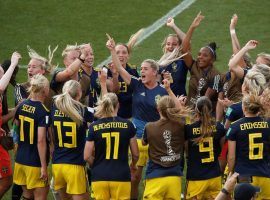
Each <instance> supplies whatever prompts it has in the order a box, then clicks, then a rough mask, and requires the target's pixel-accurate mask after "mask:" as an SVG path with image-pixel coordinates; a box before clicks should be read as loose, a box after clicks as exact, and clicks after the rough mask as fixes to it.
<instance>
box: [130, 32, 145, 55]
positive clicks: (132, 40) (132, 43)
mask: <svg viewBox="0 0 270 200" xmlns="http://www.w3.org/2000/svg"><path fill="white" fill-rule="evenodd" d="M143 32H144V29H140V30H138V31H137V32H136V33H135V34H133V35H131V36H130V38H129V40H128V43H127V45H126V46H127V49H128V53H129V54H130V53H131V52H132V50H133V48H134V47H135V45H136V43H137V41H138V38H139V37H140V36H141V35H142V33H143Z"/></svg>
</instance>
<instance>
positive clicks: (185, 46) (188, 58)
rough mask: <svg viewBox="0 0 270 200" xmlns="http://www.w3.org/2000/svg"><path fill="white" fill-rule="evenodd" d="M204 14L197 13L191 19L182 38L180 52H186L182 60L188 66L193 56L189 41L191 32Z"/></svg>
mask: <svg viewBox="0 0 270 200" xmlns="http://www.w3.org/2000/svg"><path fill="white" fill-rule="evenodd" d="M203 18H204V16H203V15H201V12H199V13H198V15H197V16H196V17H195V19H194V20H193V22H192V24H191V25H190V27H189V29H188V32H187V33H186V37H185V38H184V40H183V43H182V53H183V54H184V53H188V54H187V55H186V56H184V61H185V63H186V65H187V66H188V67H191V65H192V63H193V58H192V55H191V53H190V48H191V47H190V42H191V38H192V34H193V32H194V30H195V29H196V28H197V27H198V26H199V25H200V23H201V21H202V20H203Z"/></svg>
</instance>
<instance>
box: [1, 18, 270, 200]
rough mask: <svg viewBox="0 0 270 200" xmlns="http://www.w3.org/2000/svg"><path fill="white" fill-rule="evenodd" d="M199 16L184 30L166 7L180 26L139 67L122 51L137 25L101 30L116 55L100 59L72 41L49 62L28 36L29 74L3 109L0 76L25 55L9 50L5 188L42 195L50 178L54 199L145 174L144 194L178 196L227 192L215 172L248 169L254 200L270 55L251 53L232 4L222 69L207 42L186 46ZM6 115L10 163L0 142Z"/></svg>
mask: <svg viewBox="0 0 270 200" xmlns="http://www.w3.org/2000/svg"><path fill="white" fill-rule="evenodd" d="M203 19H204V16H202V15H201V13H199V14H198V15H197V16H196V17H195V19H194V21H193V22H192V23H191V25H190V27H189V29H188V31H187V32H186V33H184V32H182V31H181V30H180V29H179V28H178V27H177V26H176V25H175V23H174V19H172V18H169V19H168V20H167V23H166V25H167V26H168V27H170V28H171V29H172V30H173V31H174V32H175V34H170V35H168V36H167V37H166V38H165V40H164V42H163V52H164V54H163V55H162V57H161V58H160V60H159V61H154V60H152V59H146V60H144V61H143V62H142V64H141V66H140V73H138V71H137V70H138V69H137V68H136V67H134V66H132V65H130V64H129V63H128V60H129V58H130V56H131V53H132V47H133V46H134V44H135V43H136V40H137V38H138V37H140V34H141V33H142V32H143V30H140V31H139V32H138V33H137V34H135V35H134V36H133V37H132V38H131V39H130V41H129V42H128V44H123V43H118V44H115V41H114V39H113V38H111V37H110V36H109V35H107V37H108V41H107V43H106V47H107V48H108V50H109V51H110V53H111V55H112V62H111V63H110V64H108V66H104V67H103V68H102V69H95V68H94V54H93V49H92V47H91V45H90V44H81V45H68V46H67V47H66V48H65V49H64V51H63V53H62V56H63V63H64V65H65V68H64V69H62V70H58V69H55V68H54V65H53V64H52V58H53V54H54V52H55V51H56V50H57V47H56V48H55V49H54V50H52V51H51V49H50V47H49V56H48V58H45V57H42V56H40V55H39V54H38V53H37V52H36V51H34V50H33V49H31V48H30V47H28V52H29V56H30V61H29V64H28V68H27V76H28V81H27V82H25V83H20V84H14V86H15V90H14V94H15V104H16V109H15V110H14V111H11V112H8V111H7V109H8V106H7V99H6V98H5V97H6V90H7V85H8V83H9V82H10V83H12V82H14V79H15V75H16V73H17V70H16V69H17V65H18V62H19V59H20V54H18V53H17V52H15V53H13V55H12V57H11V61H10V64H9V65H8V67H6V68H5V67H4V65H2V67H1V68H0V69H1V70H0V75H1V80H0V92H1V103H0V114H1V117H0V125H1V127H2V128H3V129H2V128H1V137H0V144H1V145H0V155H1V158H0V198H1V197H2V196H3V195H4V194H5V192H6V191H7V190H8V189H9V188H10V186H11V185H12V182H13V187H12V199H14V200H15V199H21V198H22V199H47V195H48V191H49V184H50V186H51V188H52V190H53V194H54V198H55V199H76V200H77V199H78V200H79V199H89V198H90V194H91V196H92V198H95V199H100V200H101V199H138V196H139V184H140V181H141V180H142V177H145V178H144V179H145V180H144V181H143V182H144V184H145V190H144V193H143V198H144V199H181V193H183V194H184V198H185V199H215V198H216V197H217V196H218V194H219V197H220V196H221V198H223V199H229V198H230V197H231V195H230V194H229V193H228V191H226V189H223V190H221V189H222V177H226V175H228V174H229V172H234V171H235V172H238V173H239V174H240V176H242V177H243V176H244V177H252V183H251V184H253V185H256V186H259V187H260V188H261V192H260V194H259V195H258V199H270V190H269V185H270V168H269V164H270V157H269V156H270V146H269V145H270V137H269V136H270V128H269V123H270V121H269V117H270V113H269V109H270V104H269V102H270V101H269V100H270V85H269V84H270V55H269V54H266V53H261V54H259V55H258V57H257V59H256V64H254V65H253V64H252V63H251V61H250V57H249V55H248V51H249V50H251V49H254V48H256V46H257V44H258V42H257V41H255V40H251V41H249V42H248V43H247V44H246V45H245V46H244V47H243V48H241V47H240V45H239V42H238V39H237V36H236V31H235V27H236V24H237V16H236V15H234V16H233V17H232V19H231V24H230V34H231V38H232V46H233V57H232V58H231V59H230V61H229V71H228V72H226V73H223V74H221V73H220V72H219V71H218V70H217V69H216V68H215V67H214V62H215V60H216V59H217V54H216V44H215V43H214V42H213V43H210V44H208V45H206V46H204V47H202V48H201V49H200V50H199V53H198V56H197V58H196V59H194V58H193V57H192V55H191V52H190V49H191V38H192V34H193V32H194V31H195V30H196V29H197V28H198V27H199V25H200V22H201V21H202V20H203ZM48 73H51V74H52V76H51V77H50V78H49V79H50V81H49V80H48V79H47V78H46V77H45V75H46V74H48ZM188 73H189V74H190V79H189V81H188V85H189V86H188V92H186V82H187V74H188ZM139 74H140V75H139ZM2 111H3V112H2ZM9 119H12V124H13V127H12V132H13V141H14V143H15V155H14V156H15V165H14V170H13V173H12V170H11V161H10V156H9V154H8V148H7V147H6V146H7V145H6V143H5V140H6V138H7V136H8V135H9V130H8V128H4V124H7V122H8V120H9ZM50 162H51V164H52V176H50V175H49V167H48V165H49V163H50ZM185 163H186V164H185ZM86 166H87V167H86ZM145 166H147V167H146V170H145V176H143V169H144V167H145ZM185 168H186V170H185ZM12 174H13V179H12ZM184 174H185V175H186V187H185V188H182V184H181V183H182V180H181V179H182V176H183V175H184ZM90 191H92V192H90ZM221 191H222V192H221ZM222 196H223V197H222Z"/></svg>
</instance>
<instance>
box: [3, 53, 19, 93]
mask: <svg viewBox="0 0 270 200" xmlns="http://www.w3.org/2000/svg"><path fill="white" fill-rule="evenodd" d="M19 59H21V55H20V54H19V53H17V52H14V53H13V54H12V56H11V64H10V66H9V68H8V70H7V71H6V73H5V74H4V75H3V76H2V78H1V80H0V94H2V93H3V92H4V91H5V89H6V88H7V86H8V84H9V81H10V78H11V76H12V74H13V71H14V69H15V67H16V66H17V65H18V62H19Z"/></svg>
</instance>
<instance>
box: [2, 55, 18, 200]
mask: <svg viewBox="0 0 270 200" xmlns="http://www.w3.org/2000/svg"><path fill="white" fill-rule="evenodd" d="M20 58H21V55H20V54H19V53H17V52H14V53H13V54H12V57H11V64H10V66H9V68H8V70H7V71H6V73H4V70H3V68H2V67H1V66H0V96H2V94H3V92H4V91H5V90H6V88H7V86H8V84H9V82H10V79H11V77H12V75H13V73H14V70H15V68H16V66H17V65H18V62H19V59H20ZM1 127H2V97H1V98H0V158H1V159H0V169H1V170H0V199H1V198H2V197H3V196H4V194H5V193H6V192H7V191H8V189H9V188H10V186H11V185H12V170H11V160H10V156H9V154H8V151H7V150H6V149H4V148H3V146H2V145H1V137H2V136H4V135H5V134H7V133H5V131H4V130H3V129H2V128H1Z"/></svg>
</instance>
